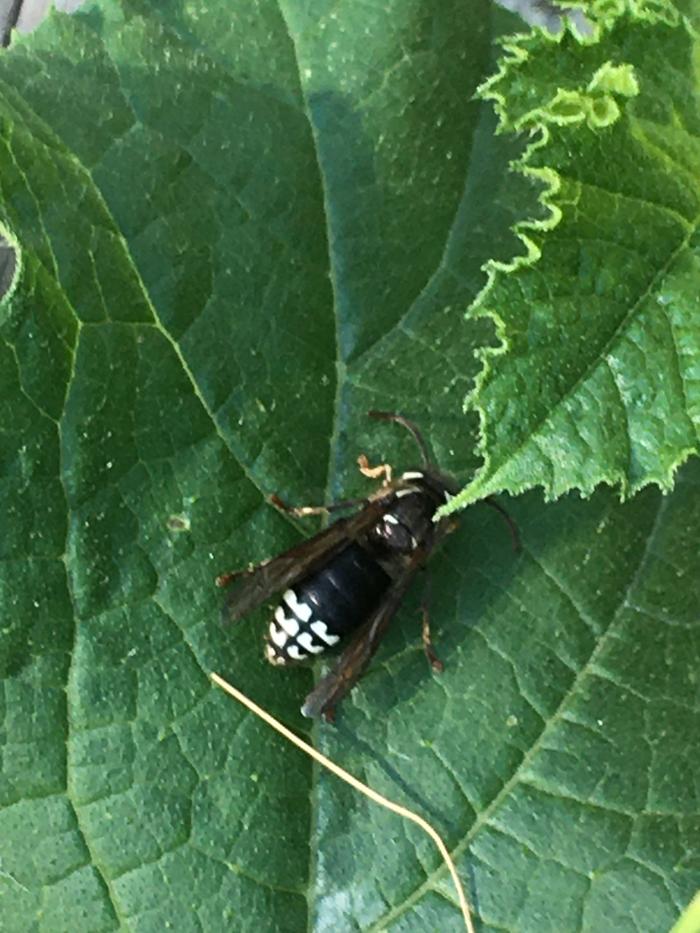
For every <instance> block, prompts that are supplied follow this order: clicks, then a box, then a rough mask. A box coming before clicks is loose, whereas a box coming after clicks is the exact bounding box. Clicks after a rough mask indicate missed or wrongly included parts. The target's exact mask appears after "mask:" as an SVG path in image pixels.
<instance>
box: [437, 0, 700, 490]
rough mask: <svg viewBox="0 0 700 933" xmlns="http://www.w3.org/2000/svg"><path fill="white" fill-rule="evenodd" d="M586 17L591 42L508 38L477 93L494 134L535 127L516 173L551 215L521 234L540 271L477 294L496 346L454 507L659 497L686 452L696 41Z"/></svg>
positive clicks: (694, 254) (694, 344)
mask: <svg viewBox="0 0 700 933" xmlns="http://www.w3.org/2000/svg"><path fill="white" fill-rule="evenodd" d="M603 11H605V15H604V13H603ZM590 12H591V15H592V17H594V18H595V17H596V16H600V18H601V22H600V25H599V28H598V36H597V40H596V41H588V42H583V43H582V42H580V41H578V40H577V39H576V38H575V37H574V36H573V35H571V34H566V35H563V36H560V37H558V38H555V37H552V36H549V35H547V34H544V33H539V34H537V35H534V36H530V37H527V38H524V39H522V40H521V41H516V42H513V43H512V44H511V45H510V46H509V47H508V50H507V55H506V63H505V64H504V66H503V67H502V71H501V73H500V74H499V75H498V76H497V78H495V79H494V80H492V81H490V82H489V83H488V84H487V85H486V86H485V88H484V91H483V93H484V96H486V97H488V98H490V99H492V100H494V101H496V103H497V106H498V109H499V111H500V114H501V121H502V122H501V126H502V128H503V129H505V130H513V129H519V130H530V131H537V136H538V140H537V142H535V143H534V144H533V146H532V147H531V149H530V151H529V154H528V155H527V157H526V158H525V159H524V160H523V170H524V171H526V172H532V173H535V174H537V175H539V177H541V178H542V179H543V180H544V181H545V183H546V184H547V185H548V186H549V189H550V190H549V193H548V194H547V195H545V199H546V200H547V201H548V203H549V204H550V206H551V211H552V216H551V217H550V220H549V222H545V223H544V224H542V225H541V227H540V228H539V229H538V227H537V225H534V226H533V225H531V226H530V227H529V229H526V228H522V229H523V230H526V232H527V233H528V234H529V236H530V238H531V242H530V249H531V254H532V255H540V254H541V258H539V261H537V262H536V263H534V264H532V263H529V262H528V263H525V264H520V265H517V264H516V267H515V268H510V269H509V271H508V272H507V274H503V273H500V272H498V271H497V269H496V267H494V274H495V281H494V284H493V288H491V289H490V290H489V291H488V292H487V293H485V294H484V296H483V301H482V308H481V310H482V313H485V314H491V315H493V316H494V318H496V320H498V321H500V322H501V328H502V338H503V343H502V346H501V347H500V348H498V349H495V350H494V349H492V350H487V351H486V353H485V354H484V357H483V358H484V364H485V368H484V372H483V374H482V377H481V379H480V383H479V386H478V389H477V390H476V391H475V393H474V394H473V395H472V396H471V398H470V405H472V406H473V407H474V408H475V409H477V410H478V411H479V412H480V415H481V418H482V437H481V451H482V453H483V455H484V466H483V469H482V470H481V471H480V474H479V476H478V478H477V479H476V480H475V482H474V483H473V484H472V485H471V486H470V488H469V489H468V490H465V493H464V495H463V496H461V497H460V498H459V499H458V500H456V501H455V502H454V503H453V507H454V508H459V507H460V506H463V505H465V504H467V503H468V502H470V501H474V500H476V499H479V498H481V497H482V496H484V495H486V494H488V493H491V492H495V491H499V490H508V491H510V492H519V491H522V490H523V489H527V488H530V487H533V486H542V487H543V489H544V491H545V494H546V496H547V497H549V498H555V497H557V496H559V495H561V494H562V493H563V492H565V491H567V490H569V489H579V490H582V491H583V492H584V493H586V494H588V493H590V492H591V490H592V489H594V488H595V487H596V486H597V485H598V484H599V483H602V482H604V483H608V484H610V485H613V486H617V487H618V488H619V489H620V490H621V491H622V493H623V494H631V493H632V492H635V491H636V490H638V489H640V488H641V487H643V486H645V485H647V484H648V483H656V484H658V485H659V486H661V487H662V488H664V489H668V488H670V487H671V485H672V483H673V476H674V472H675V470H676V468H677V467H678V465H679V464H680V463H682V462H683V461H684V460H685V459H686V458H687V457H688V456H690V455H691V454H693V453H696V452H697V450H698V432H699V430H700V382H699V381H698V372H700V368H699V367H700V327H698V315H699V313H700V304H698V301H699V299H698V295H700V266H699V264H698V236H699V235H700V234H699V223H700V221H699V218H700V111H699V109H698V101H700V93H699V91H700V89H699V88H698V85H697V70H696V67H695V62H696V59H697V37H696V34H695V32H694V31H693V30H692V28H691V27H690V26H689V24H688V22H687V20H686V19H684V18H682V17H681V16H680V15H679V14H678V13H677V11H676V10H675V8H674V7H672V6H671V5H670V4H663V3H661V4H653V5H652V4H650V5H648V6H647V5H646V4H639V5H635V9H634V10H633V11H631V12H626V11H625V5H624V4H618V5H617V6H616V7H615V5H612V6H611V5H610V4H608V3H600V4H593V5H592V6H591V8H590ZM545 230H546V231H547V232H544V231H545Z"/></svg>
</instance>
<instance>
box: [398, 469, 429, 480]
mask: <svg viewBox="0 0 700 933" xmlns="http://www.w3.org/2000/svg"><path fill="white" fill-rule="evenodd" d="M423 475H424V474H423V473H421V472H420V471H418V470H414V471H413V472H410V471H409V472H408V473H402V474H401V479H423Z"/></svg>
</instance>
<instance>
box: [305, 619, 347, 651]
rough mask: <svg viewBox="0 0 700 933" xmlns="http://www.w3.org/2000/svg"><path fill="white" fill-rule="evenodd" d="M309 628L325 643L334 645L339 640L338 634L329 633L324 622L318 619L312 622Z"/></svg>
mask: <svg viewBox="0 0 700 933" xmlns="http://www.w3.org/2000/svg"><path fill="white" fill-rule="evenodd" d="M309 628H310V629H311V631H312V632H313V633H314V635H316V637H317V638H320V639H321V641H325V643H326V644H327V645H335V644H337V643H338V642H339V641H340V635H331V633H330V632H329V631H328V626H327V625H326V623H325V622H321V620H320V619H318V620H317V621H316V622H312V623H311V625H310V626H309Z"/></svg>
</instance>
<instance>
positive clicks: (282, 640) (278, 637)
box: [270, 622, 287, 648]
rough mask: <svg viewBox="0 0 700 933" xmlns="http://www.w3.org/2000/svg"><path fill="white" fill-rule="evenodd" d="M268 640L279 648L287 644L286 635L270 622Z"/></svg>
mask: <svg viewBox="0 0 700 933" xmlns="http://www.w3.org/2000/svg"><path fill="white" fill-rule="evenodd" d="M270 640H271V641H272V642H273V643H274V644H275V645H277V647H278V648H281V647H282V646H283V645H285V644H286V643H287V633H286V632H285V631H283V630H282V629H281V628H277V626H276V625H275V623H274V622H270Z"/></svg>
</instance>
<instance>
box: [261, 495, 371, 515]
mask: <svg viewBox="0 0 700 933" xmlns="http://www.w3.org/2000/svg"><path fill="white" fill-rule="evenodd" d="M269 500H270V502H271V503H272V504H273V505H274V506H276V507H277V508H278V509H279V510H280V511H281V512H286V513H287V515H296V517H297V518H303V517H304V516H305V515H325V514H326V513H327V512H341V511H342V510H343V509H357V508H359V507H360V506H361V505H366V504H367V499H341V500H339V501H338V502H329V503H328V505H287V503H286V502H285V501H284V500H283V499H280V497H279V496H278V495H275V494H274V493H273V494H272V495H271V496H270V497H269Z"/></svg>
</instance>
